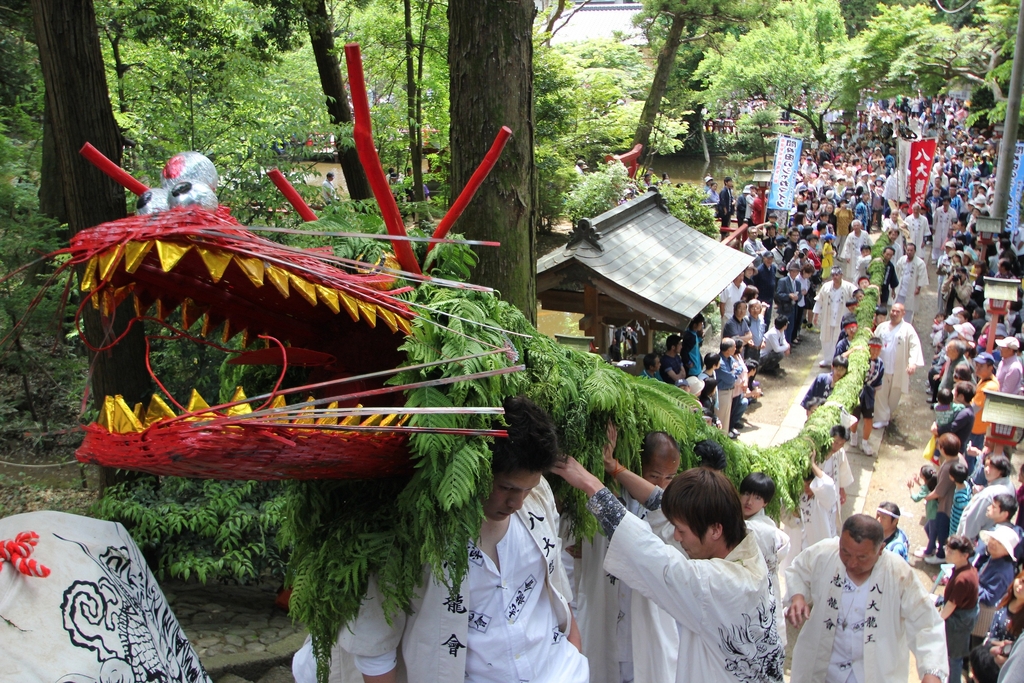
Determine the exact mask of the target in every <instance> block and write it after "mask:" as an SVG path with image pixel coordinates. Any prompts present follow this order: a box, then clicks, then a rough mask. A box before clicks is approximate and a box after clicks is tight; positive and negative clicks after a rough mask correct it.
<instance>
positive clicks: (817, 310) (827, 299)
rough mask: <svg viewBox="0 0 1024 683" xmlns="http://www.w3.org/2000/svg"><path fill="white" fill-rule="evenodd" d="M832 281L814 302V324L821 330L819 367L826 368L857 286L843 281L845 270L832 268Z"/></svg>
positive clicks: (819, 291)
mask: <svg viewBox="0 0 1024 683" xmlns="http://www.w3.org/2000/svg"><path fill="white" fill-rule="evenodd" d="M830 274H831V276H832V279H831V280H829V281H828V282H826V283H825V284H824V285H822V287H821V289H820V290H818V296H817V297H816V298H815V300H814V320H813V322H814V324H815V325H817V326H819V327H820V329H821V359H820V361H819V362H818V366H819V367H822V368H825V367H828V366H829V365H830V364H831V363H832V356H833V352H834V351H835V348H836V342H838V341H839V333H840V332H841V331H842V321H843V314H845V313H846V302H847V301H849V300H850V299H852V298H853V292H854V290H855V289H857V286H856V285H855V284H853V283H852V282H849V281H848V280H844V279H843V269H842V268H841V267H840V266H832V271H831V273H830Z"/></svg>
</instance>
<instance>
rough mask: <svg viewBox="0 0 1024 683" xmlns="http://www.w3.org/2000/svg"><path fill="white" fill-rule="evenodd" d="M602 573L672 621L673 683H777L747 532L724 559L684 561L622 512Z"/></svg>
mask: <svg viewBox="0 0 1024 683" xmlns="http://www.w3.org/2000/svg"><path fill="white" fill-rule="evenodd" d="M604 568H605V569H606V570H607V571H609V572H610V573H612V574H614V575H615V576H618V577H620V578H621V579H622V580H624V581H625V582H626V583H627V584H629V585H630V586H632V588H633V591H634V593H635V592H640V593H642V594H643V595H644V596H646V597H647V598H649V599H651V600H653V601H654V602H656V603H657V604H658V605H660V606H661V607H662V608H663V609H664V610H666V611H667V612H668V613H669V614H670V615H672V616H673V617H674V618H675V619H676V621H677V622H679V625H680V641H679V659H678V663H677V666H676V673H675V681H676V683H740V682H748V681H749V682H754V681H756V682H758V683H762V682H768V681H772V682H777V683H781V682H782V665H783V655H784V651H783V648H782V647H781V645H780V644H779V637H778V633H777V631H776V618H777V612H776V604H775V599H774V596H773V595H772V589H771V582H770V579H769V577H768V567H767V565H766V564H765V561H764V558H763V557H762V556H761V551H760V550H759V549H758V547H757V541H756V539H755V538H754V535H753V534H750V533H748V534H747V535H746V538H744V539H743V541H741V542H740V544H739V545H737V546H736V547H735V548H733V550H732V552H731V553H729V555H728V556H726V557H725V558H724V559H712V560H690V559H688V558H686V557H685V556H684V555H683V554H682V553H680V552H678V551H677V550H675V549H674V548H671V547H670V546H668V545H666V544H665V542H664V541H663V540H662V539H661V538H660V537H659V536H657V535H656V534H654V533H653V532H652V531H651V529H650V527H649V526H648V525H647V524H645V523H644V522H643V521H641V520H640V519H638V518H637V517H635V516H634V515H629V514H627V515H626V516H625V517H624V518H623V519H622V521H621V522H620V523H619V526H618V528H617V529H616V531H615V534H614V536H612V540H611V543H610V544H609V545H608V555H607V557H606V558H605V562H604ZM778 618H780V619H781V618H782V617H781V613H780V614H778ZM637 680H638V681H639V679H637Z"/></svg>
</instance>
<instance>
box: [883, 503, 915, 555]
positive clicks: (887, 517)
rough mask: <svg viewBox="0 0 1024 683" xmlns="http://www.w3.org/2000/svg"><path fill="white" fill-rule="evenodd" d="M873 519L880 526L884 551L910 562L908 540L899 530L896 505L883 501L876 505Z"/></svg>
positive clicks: (898, 514) (898, 512)
mask: <svg viewBox="0 0 1024 683" xmlns="http://www.w3.org/2000/svg"><path fill="white" fill-rule="evenodd" d="M875 519H877V520H878V523H879V524H881V525H882V533H883V534H884V535H885V541H884V543H885V549H886V550H888V551H891V552H894V553H896V554H897V555H899V556H900V557H902V558H903V559H904V560H905V561H906V562H910V539H909V538H907V535H906V534H905V533H904V532H903V529H900V526H899V525H900V508H899V506H898V505H896V503H890V502H889V501H885V502H883V503H879V504H878V509H877V510H875Z"/></svg>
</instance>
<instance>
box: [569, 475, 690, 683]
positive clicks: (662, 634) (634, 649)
mask: <svg viewBox="0 0 1024 683" xmlns="http://www.w3.org/2000/svg"><path fill="white" fill-rule="evenodd" d="M623 498H624V501H625V503H624V504H625V506H626V509H627V510H628V511H629V512H630V513H632V514H634V515H636V517H637V518H639V519H641V520H643V521H644V522H648V520H650V522H648V526H650V523H653V524H654V525H655V527H656V528H657V530H658V531H657V532H656V533H658V535H659V536H662V537H664V535H665V534H666V533H667V534H668V535H669V538H668V539H667V540H666V543H668V544H669V545H670V546H674V547H675V548H676V549H677V550H679V552H682V550H681V549H680V548H679V546H678V544H676V543H675V541H673V540H672V539H671V529H672V527H671V525H670V524H668V523H667V520H665V515H664V513H662V512H661V510H654V511H649V510H647V509H646V508H645V507H644V506H643V505H641V504H640V503H638V502H636V501H635V500H634V499H633V498H631V497H630V496H629V494H628V493H626V492H623ZM581 550H582V559H581V561H580V566H579V577H580V583H579V591H578V594H577V596H576V600H577V606H578V610H577V613H576V614H577V619H576V621H577V623H578V624H579V627H580V636H581V638H582V643H583V654H584V655H586V657H587V661H588V662H589V663H590V683H618V682H619V681H620V680H621V678H620V675H619V662H621V661H632V663H633V679H634V680H635V681H668V680H671V679H672V678H673V677H674V676H675V671H676V658H677V656H678V652H679V629H678V627H677V626H676V622H675V619H673V618H672V617H671V616H670V615H669V614H668V613H667V612H665V611H664V610H663V609H661V608H660V607H658V606H657V605H656V604H654V603H653V602H651V601H650V600H648V599H647V598H645V597H644V596H643V595H641V594H640V593H639V592H637V591H634V590H632V589H631V588H630V587H629V586H628V585H627V584H626V583H625V582H624V581H622V580H621V579H620V578H618V577H617V576H615V575H614V574H611V573H609V572H607V571H605V568H604V560H605V556H606V555H607V552H608V539H607V538H606V537H605V536H604V535H602V534H601V533H598V534H595V535H594V540H593V541H584V542H583V543H582V544H581ZM623 597H624V599H625V604H624V605H621V602H622V601H623ZM624 631H625V633H628V634H629V635H630V637H629V638H628V640H629V641H630V651H629V652H628V653H627V652H622V651H621V650H622V648H623V647H624V645H625V642H624V641H625V640H627V638H626V637H625V633H624Z"/></svg>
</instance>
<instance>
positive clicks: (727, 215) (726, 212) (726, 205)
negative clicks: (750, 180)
mask: <svg viewBox="0 0 1024 683" xmlns="http://www.w3.org/2000/svg"><path fill="white" fill-rule="evenodd" d="M723 185H724V187H723V188H722V191H721V192H719V193H718V217H719V218H720V219H721V221H722V227H723V228H729V227H731V226H732V212H733V211H734V210H735V207H734V206H733V204H734V203H735V201H736V200H735V198H734V197H733V196H732V177H731V176H726V177H725V181H724V183H723Z"/></svg>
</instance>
